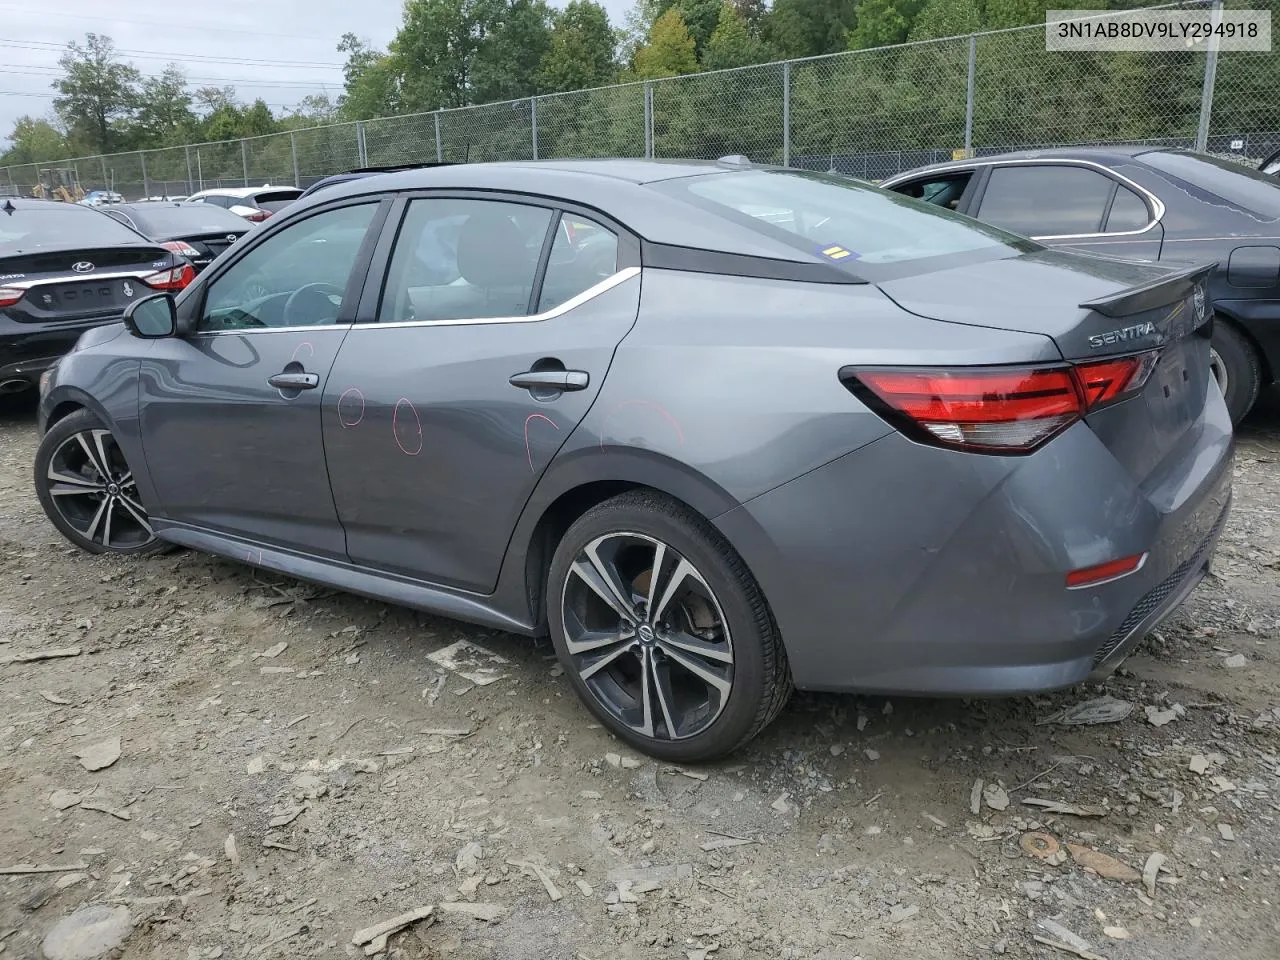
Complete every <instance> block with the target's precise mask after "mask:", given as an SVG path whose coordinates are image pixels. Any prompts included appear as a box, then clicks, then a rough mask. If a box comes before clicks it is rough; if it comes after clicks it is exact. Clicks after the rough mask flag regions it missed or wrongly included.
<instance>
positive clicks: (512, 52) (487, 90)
mask: <svg viewBox="0 0 1280 960" xmlns="http://www.w3.org/2000/svg"><path fill="white" fill-rule="evenodd" d="M477 12H478V16H477V20H476V26H477V27H478V29H479V32H480V34H481V36H482V40H481V41H480V43H479V44H478V46H477V48H476V53H475V62H474V64H473V65H472V68H471V79H470V88H469V89H468V91H467V93H468V100H469V102H470V103H493V102H495V101H498V100H514V99H516V98H518V97H528V96H532V95H533V94H535V93H538V92H539V91H538V75H539V69H540V67H541V65H542V60H543V58H544V57H545V56H546V55H547V51H548V50H550V48H551V8H550V7H548V6H547V4H546V3H544V2H543V0H497V2H493V3H487V4H483V5H478V7H477Z"/></svg>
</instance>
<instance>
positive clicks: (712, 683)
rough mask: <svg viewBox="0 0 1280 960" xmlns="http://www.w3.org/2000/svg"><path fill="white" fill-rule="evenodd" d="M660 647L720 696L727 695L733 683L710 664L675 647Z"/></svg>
mask: <svg viewBox="0 0 1280 960" xmlns="http://www.w3.org/2000/svg"><path fill="white" fill-rule="evenodd" d="M662 649H663V652H665V653H666V655H667V656H668V657H670V658H671V659H672V661H674V662H675V663H678V664H680V666H682V667H684V668H685V669H686V670H688V671H689V672H690V673H692V674H693V675H694V676H695V677H697V678H698V679H699V680H701V681H702V682H703V683H705V684H706V685H707V686H709V687H712V688H714V689H715V690H716V691H718V692H719V694H720V696H721V697H725V696H727V695H728V693H729V690H730V688H731V687H732V686H733V684H732V683H731V682H730V681H729V680H726V679H725V678H724V677H722V676H721V675H720V674H719V673H717V672H716V671H715V670H714V669H713V668H712V667H711V666H710V665H708V664H706V663H703V662H702V661H701V660H698V659H697V658H695V657H691V656H689V655H688V654H686V653H683V652H682V651H681V650H680V649H679V648H677V647H668V646H666V645H663V648H662Z"/></svg>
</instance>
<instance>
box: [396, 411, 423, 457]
mask: <svg viewBox="0 0 1280 960" xmlns="http://www.w3.org/2000/svg"><path fill="white" fill-rule="evenodd" d="M401 405H403V406H406V407H408V408H409V412H410V413H412V414H413V424H414V428H415V429H416V430H417V431H418V448H417V449H416V450H410V449H409V448H408V447H406V446H405V445H404V444H403V443H402V442H401V440H400V407H401ZM391 435H392V436H393V437H395V441H396V446H397V447H399V448H400V452H401V453H403V454H405V455H406V456H410V457H416V456H417V455H418V454H420V453H421V452H422V421H421V420H420V419H419V418H418V411H417V409H416V408H415V407H414V405H413V404H412V403H410V402H409V398H408V397H401V398H400V399H399V400H397V401H396V407H395V409H394V410H392V411H391Z"/></svg>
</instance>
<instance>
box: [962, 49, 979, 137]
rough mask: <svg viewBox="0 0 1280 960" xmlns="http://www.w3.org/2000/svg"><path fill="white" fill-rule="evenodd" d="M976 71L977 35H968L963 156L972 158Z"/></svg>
mask: <svg viewBox="0 0 1280 960" xmlns="http://www.w3.org/2000/svg"><path fill="white" fill-rule="evenodd" d="M977 71H978V35H977V34H976V33H971V34H969V81H968V84H967V85H966V88H965V94H964V155H965V159H968V158H970V157H972V156H973V80H974V75H975V74H976V73H977Z"/></svg>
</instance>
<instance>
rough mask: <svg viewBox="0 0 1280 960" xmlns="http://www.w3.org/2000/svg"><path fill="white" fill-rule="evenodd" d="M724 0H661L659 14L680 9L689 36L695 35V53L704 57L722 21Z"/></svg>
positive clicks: (699, 56)
mask: <svg viewBox="0 0 1280 960" xmlns="http://www.w3.org/2000/svg"><path fill="white" fill-rule="evenodd" d="M723 2H724V0H659V2H658V5H657V7H656V8H655V9H656V12H657V14H658V16H662V14H664V13H666V12H667V11H668V10H673V9H674V10H679V11H680V16H681V17H683V18H684V23H685V26H686V27H688V28H689V36H691V37H693V47H694V55H695V56H697V57H698V58H699V59H701V58H702V51H703V50H705V49H706V46H707V42H708V41H709V40H710V39H711V34H712V32H713V31H714V30H715V28H716V24H718V23H719V22H720V6H721V4H722V3H723Z"/></svg>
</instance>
